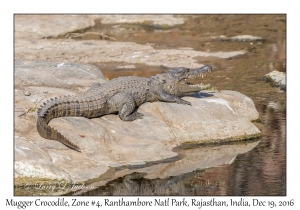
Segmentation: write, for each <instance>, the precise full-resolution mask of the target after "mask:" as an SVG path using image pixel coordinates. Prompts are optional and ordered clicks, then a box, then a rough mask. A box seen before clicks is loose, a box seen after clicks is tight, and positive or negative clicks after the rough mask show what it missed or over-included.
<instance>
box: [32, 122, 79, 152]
mask: <svg viewBox="0 0 300 210" xmlns="http://www.w3.org/2000/svg"><path fill="white" fill-rule="evenodd" d="M37 130H38V132H39V134H40V135H41V136H42V137H43V138H46V139H51V140H56V141H59V142H61V143H63V144H64V145H66V146H68V147H70V148H71V149H74V150H76V151H78V152H80V148H79V147H78V146H77V145H76V144H73V143H72V142H70V141H69V140H68V139H67V138H66V137H65V136H63V135H62V134H61V133H60V132H58V131H57V130H55V129H54V128H52V127H51V126H49V125H48V123H47V121H46V119H45V118H43V117H40V116H39V117H38V119H37Z"/></svg>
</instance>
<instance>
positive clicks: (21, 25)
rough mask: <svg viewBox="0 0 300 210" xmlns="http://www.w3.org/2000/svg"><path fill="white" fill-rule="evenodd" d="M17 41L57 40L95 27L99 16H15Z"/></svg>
mask: <svg viewBox="0 0 300 210" xmlns="http://www.w3.org/2000/svg"><path fill="white" fill-rule="evenodd" d="M14 17H15V39H23V38H25V39H41V38H53V37H54V38H55V37H58V36H59V35H64V34H66V33H68V32H72V31H76V30H81V29H85V28H88V27H92V26H94V25H95V21H94V20H95V19H97V18H99V15H15V16H14Z"/></svg>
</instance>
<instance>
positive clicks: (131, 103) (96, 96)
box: [37, 65, 212, 151]
mask: <svg viewBox="0 0 300 210" xmlns="http://www.w3.org/2000/svg"><path fill="white" fill-rule="evenodd" d="M211 70H212V67H211V66H209V65H205V66H203V67H201V68H198V69H189V68H183V67H182V68H178V69H174V70H171V71H169V72H167V73H164V74H158V75H156V76H152V77H151V78H143V77H135V76H128V77H118V78H115V79H112V80H111V81H109V82H107V83H104V84H100V83H95V84H93V85H92V87H91V88H90V89H88V90H87V91H86V92H84V93H82V94H79V95H76V96H68V97H64V98H55V99H51V100H50V101H48V102H47V103H44V106H41V107H40V108H39V111H38V120H37V130H38V132H39V134H40V135H41V136H42V137H44V138H46V139H51V140H57V141H59V142H61V143H63V144H65V145H66V146H68V147H70V148H71V149H74V150H77V151H80V149H79V147H78V146H77V145H75V144H73V143H72V142H70V141H69V140H68V139H67V138H66V137H64V136H63V135H62V134H61V133H59V132H58V131H57V130H55V129H54V128H52V127H51V126H49V125H48V123H49V121H50V120H51V119H53V118H57V117H64V116H77V117H86V118H94V117H99V116H102V115H106V114H111V113H118V115H119V117H120V118H121V119H122V120H124V121H132V120H135V119H141V118H142V116H143V115H142V114H141V113H138V112H134V109H135V108H136V107H138V106H140V105H142V104H143V103H145V102H153V101H165V102H173V103H178V104H184V105H191V103H190V102H188V101H185V100H183V99H181V98H180V96H181V95H183V94H190V93H196V92H199V91H201V90H204V89H208V88H209V87H210V85H203V84H197V85H193V84H191V83H190V82H189V80H190V79H193V78H196V77H198V76H202V77H203V76H204V75H205V74H206V73H207V72H210V71H211Z"/></svg>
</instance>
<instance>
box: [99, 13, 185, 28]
mask: <svg viewBox="0 0 300 210" xmlns="http://www.w3.org/2000/svg"><path fill="white" fill-rule="evenodd" d="M99 18H100V19H101V23H102V24H115V23H147V24H149V22H151V23H153V25H168V26H173V25H177V24H183V23H184V20H183V18H180V17H174V16H173V15H100V16H99Z"/></svg>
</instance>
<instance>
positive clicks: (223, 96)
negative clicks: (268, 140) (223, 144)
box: [14, 61, 260, 185]
mask: <svg viewBox="0 0 300 210" xmlns="http://www.w3.org/2000/svg"><path fill="white" fill-rule="evenodd" d="M83 78H84V79H83ZM15 81H16V82H15V112H16V114H15V129H14V130H15V185H22V184H24V182H25V181H26V182H28V180H30V179H33V180H64V181H66V182H78V183H80V182H85V181H91V180H92V179H97V178H99V177H100V176H101V175H103V174H105V173H106V172H107V171H108V170H109V169H110V168H111V167H117V168H122V167H129V168H130V167H131V168H145V167H146V166H147V164H149V163H152V164H159V163H163V162H166V161H169V162H170V161H171V163H172V162H174V158H175V159H176V158H178V153H177V152H175V151H174V150H173V149H174V148H176V147H178V146H182V145H186V144H198V143H211V142H220V141H234V140H244V139H248V138H255V137H259V136H260V131H259V129H257V128H256V127H255V126H254V125H253V124H252V123H251V122H250V121H251V120H256V119H257V118H259V115H258V112H257V111H256V109H255V106H254V104H253V102H252V100H251V99H250V98H248V97H247V96H245V95H243V94H241V93H238V92H235V91H220V92H218V91H207V92H201V93H199V94H195V95H193V96H186V97H184V99H185V100H187V101H190V102H191V103H192V106H185V105H180V104H173V103H164V102H154V103H145V104H143V105H142V106H140V107H139V112H141V113H142V114H144V117H143V119H140V120H136V121H133V122H124V121H122V120H120V119H119V117H118V116H117V115H113V114H112V115H106V116H102V117H99V118H94V119H86V118H80V117H63V118H57V119H53V120H52V121H50V125H51V126H53V127H54V128H55V129H57V130H58V131H60V132H61V133H62V134H63V135H65V136H66V137H67V138H69V139H71V140H72V142H74V143H75V144H77V145H78V146H79V147H80V148H81V149H82V152H81V153H78V152H76V151H73V150H70V149H69V148H67V147H66V146H64V145H63V144H61V143H59V142H57V141H51V140H47V139H44V138H42V137H40V136H39V134H38V132H37V131H36V120H37V114H36V108H37V107H38V103H39V102H40V103H42V102H43V100H46V99H49V98H51V97H58V96H62V95H73V94H76V93H79V92H83V91H84V90H86V89H88V88H89V87H90V86H91V85H92V83H94V82H100V83H104V82H106V80H105V78H104V77H103V76H102V73H101V71H100V70H99V69H97V68H96V67H94V66H92V65H85V64H75V63H54V62H51V63H49V62H41V61H36V62H34V61H33V62H25V61H17V62H15ZM24 90H27V91H30V92H31V95H30V96H25V95H24ZM238 153H239V152H238ZM129 154H130V155H129ZM229 159H230V158H229ZM172 160H173V161H172ZM183 171H184V170H183ZM131 172H132V171H128V173H131ZM122 173H125V174H127V170H126V169H124V170H123V172H122ZM152 173H153V174H155V173H158V171H155V170H154V171H152ZM172 173H173V172H172V171H171V172H169V173H168V174H169V176H172ZM176 173H179V172H178V171H177V172H176ZM152 176H154V175H152ZM114 177H115V176H114Z"/></svg>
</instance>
